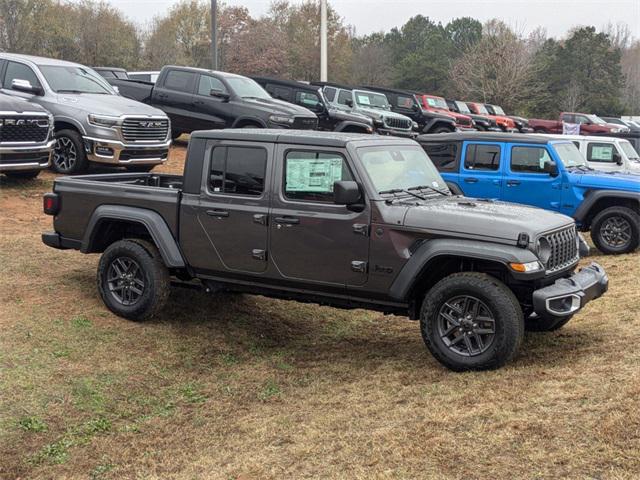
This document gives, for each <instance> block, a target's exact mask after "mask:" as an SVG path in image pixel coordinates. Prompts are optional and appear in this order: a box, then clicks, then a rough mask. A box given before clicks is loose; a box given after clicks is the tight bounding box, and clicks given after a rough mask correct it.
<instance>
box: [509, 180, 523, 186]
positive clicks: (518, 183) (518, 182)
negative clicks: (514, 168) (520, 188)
mask: <svg viewBox="0 0 640 480" xmlns="http://www.w3.org/2000/svg"><path fill="white" fill-rule="evenodd" d="M515 185H520V180H507V187H513V186H515Z"/></svg>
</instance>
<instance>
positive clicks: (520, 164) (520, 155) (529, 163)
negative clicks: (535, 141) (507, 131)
mask: <svg viewBox="0 0 640 480" xmlns="http://www.w3.org/2000/svg"><path fill="white" fill-rule="evenodd" d="M551 161H552V160H551V157H550V156H549V152H547V149H546V148H544V147H513V148H512V149H511V171H512V172H524V173H545V171H544V164H545V163H551Z"/></svg>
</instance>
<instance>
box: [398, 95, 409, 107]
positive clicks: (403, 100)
mask: <svg viewBox="0 0 640 480" xmlns="http://www.w3.org/2000/svg"><path fill="white" fill-rule="evenodd" d="M396 106H398V107H400V108H408V109H410V108H411V107H413V98H412V97H407V96H406V95H398V98H397V99H396Z"/></svg>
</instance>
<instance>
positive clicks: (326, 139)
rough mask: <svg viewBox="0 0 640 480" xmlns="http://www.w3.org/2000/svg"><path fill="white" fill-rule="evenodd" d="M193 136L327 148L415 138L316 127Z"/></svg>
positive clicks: (201, 132)
mask: <svg viewBox="0 0 640 480" xmlns="http://www.w3.org/2000/svg"><path fill="white" fill-rule="evenodd" d="M191 138H192V139H196V138H202V139H207V140H243V141H250V142H270V143H290V144H296V145H317V146H324V147H344V146H346V145H347V144H348V143H353V142H363V143H369V144H371V145H376V144H409V145H415V142H414V141H413V140H410V139H408V138H401V137H392V136H381V135H368V134H364V133H341V132H320V131H315V130H280V129H255V128H231V129H223V130H199V131H196V132H193V133H192V134H191Z"/></svg>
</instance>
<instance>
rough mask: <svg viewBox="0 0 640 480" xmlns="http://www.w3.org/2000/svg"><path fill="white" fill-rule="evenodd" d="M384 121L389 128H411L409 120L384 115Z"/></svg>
mask: <svg viewBox="0 0 640 480" xmlns="http://www.w3.org/2000/svg"><path fill="white" fill-rule="evenodd" d="M384 123H385V125H386V126H387V127H389V128H398V129H402V130H408V129H410V128H411V121H410V120H405V119H403V118H393V117H385V119H384Z"/></svg>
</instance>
